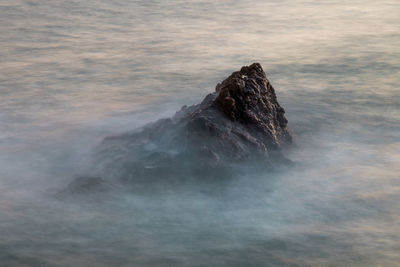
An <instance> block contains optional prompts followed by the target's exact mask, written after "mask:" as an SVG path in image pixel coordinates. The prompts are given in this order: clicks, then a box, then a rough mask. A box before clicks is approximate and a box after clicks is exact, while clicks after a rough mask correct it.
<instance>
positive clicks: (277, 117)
mask: <svg viewBox="0 0 400 267" xmlns="http://www.w3.org/2000/svg"><path fill="white" fill-rule="evenodd" d="M287 123H288V121H287V119H286V118H285V110H284V109H283V108H282V107H281V106H280V105H279V103H278V101H277V97H276V94H275V90H274V88H273V87H272V85H271V84H270V82H269V81H268V79H267V77H266V75H265V73H264V71H263V69H262V67H261V65H260V64H258V63H254V64H252V65H250V66H245V67H242V68H241V70H240V71H237V72H234V73H232V74H231V75H230V76H229V77H228V78H227V79H225V80H224V81H223V82H221V83H219V84H218V85H217V86H216V89H215V92H213V93H211V94H209V95H207V96H206V97H205V98H204V100H203V101H202V102H201V103H200V104H198V105H193V106H189V107H187V106H183V107H182V108H181V110H179V111H178V112H176V114H175V115H174V116H173V117H172V118H168V119H161V120H159V121H156V122H154V123H151V124H148V125H146V126H145V127H143V129H141V130H140V131H136V132H133V133H127V134H124V135H120V136H115V137H109V138H106V139H105V140H104V141H103V142H102V144H101V145H100V146H99V148H98V149H97V151H96V157H95V160H94V161H95V163H94V165H95V166H96V170H97V172H96V173H98V175H101V176H102V177H104V178H105V179H107V180H113V181H114V180H122V181H125V182H129V183H131V184H140V183H142V182H149V181H150V182H151V183H153V184H156V183H157V182H159V181H168V183H169V184H174V183H176V184H179V183H182V181H189V180H193V179H195V180H197V179H200V180H210V179H211V180H215V179H219V180H223V179H225V178H230V177H232V176H233V175H235V174H237V173H238V172H239V173H240V171H245V170H246V168H253V166H257V167H260V166H261V167H262V168H271V167H273V166H274V165H277V164H280V163H281V162H287V160H285V158H284V157H283V155H282V146H283V145H285V144H290V143H291V141H292V137H291V135H290V133H289V132H288V130H287ZM282 159H283V160H282ZM244 163H246V164H244ZM91 184H92V182H90V183H85V187H86V188H87V187H88V186H89V187H91Z"/></svg>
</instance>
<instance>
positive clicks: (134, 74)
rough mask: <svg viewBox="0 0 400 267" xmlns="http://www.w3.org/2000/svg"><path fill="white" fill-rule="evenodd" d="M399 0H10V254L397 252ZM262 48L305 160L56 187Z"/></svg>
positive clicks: (68, 261) (6, 172) (16, 258)
mask: <svg viewBox="0 0 400 267" xmlns="http://www.w3.org/2000/svg"><path fill="white" fill-rule="evenodd" d="M399 10H400V4H399V2H398V1H396V0H383V1H370V0H364V1H351V3H350V2H349V1H343V0H328V1H323V2H322V1H299V0H287V1H274V0H269V1H261V0H260V1H259V0H256V1H227V0H223V1H217V3H216V1H179V0H173V1H156V0H155V1H149V0H148V1H125V0H124V1H118V2H117V1H102V0H101V1H92V0H88V1H78V0H75V1H46V0H41V1H22V0H15V1H7V0H3V1H0V47H1V49H0V69H1V71H0V193H1V194H0V214H1V216H0V233H1V234H0V263H1V264H0V265H2V266H3V265H4V266H274V265H278V266H282V265H289V266H349V265H351V266H377V265H380V266H397V265H398V263H399V262H400V242H399V240H400V225H399V223H398V222H399V221H400V204H399V203H400V180H399V173H400V165H399V160H400V153H399V151H400V89H399V84H400V76H399V72H400V34H399V29H400V13H399ZM254 61H257V62H260V63H261V64H262V65H263V67H264V69H265V71H266V73H267V76H268V78H269V79H270V81H271V83H272V84H273V85H274V87H275V88H276V91H277V95H278V100H279V101H280V103H281V105H282V106H284V107H285V109H286V111H287V118H288V120H289V126H290V129H291V132H292V133H293V135H294V139H295V143H296V147H295V148H294V149H293V150H291V151H288V157H290V158H291V159H292V160H294V161H296V162H297V165H296V167H294V168H292V169H289V170H286V171H283V172H280V173H275V174H271V173H261V174H260V173H249V174H248V175H247V176H246V177H241V178H239V179H235V180H234V181H232V183H231V184H229V185H227V186H226V188H224V190H221V192H220V193H219V194H211V195H210V194H207V193H204V192H202V191H201V190H197V189H196V188H191V189H190V190H188V191H186V192H182V191H179V192H174V191H173V190H172V191H171V192H165V194H160V195H158V194H150V195H140V196H139V195H135V194H130V193H127V192H123V191H121V192H119V194H116V195H112V196H109V195H104V196H95V197H92V196H88V197H86V198H82V199H80V198H78V199H67V200H62V201H60V200H59V199H56V198H54V192H55V191H57V189H59V188H62V187H64V186H65V185H66V184H68V183H69V182H70V181H71V180H72V179H73V177H75V176H76V175H78V174H80V173H81V172H82V169H84V168H85V167H86V165H87V162H89V161H90V158H91V153H92V151H93V149H94V147H95V146H96V145H97V144H98V143H99V142H100V141H101V140H102V138H104V137H106V136H109V135H115V134H118V133H123V132H126V131H130V130H134V129H137V128H138V127H140V126H142V125H144V124H145V123H147V122H150V121H153V120H155V119H157V118H160V117H166V116H170V115H172V114H173V113H174V111H175V110H177V109H179V108H180V106H182V105H183V104H193V103H197V102H199V101H201V99H202V98H203V97H204V95H205V94H207V93H208V92H211V91H213V90H214V87H215V85H216V84H217V82H219V81H221V80H222V79H224V78H225V77H226V76H227V75H228V74H230V73H231V72H233V71H236V70H238V69H239V68H240V67H241V66H243V65H248V64H251V63H252V62H254Z"/></svg>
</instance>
